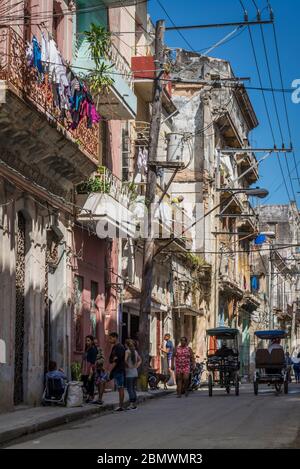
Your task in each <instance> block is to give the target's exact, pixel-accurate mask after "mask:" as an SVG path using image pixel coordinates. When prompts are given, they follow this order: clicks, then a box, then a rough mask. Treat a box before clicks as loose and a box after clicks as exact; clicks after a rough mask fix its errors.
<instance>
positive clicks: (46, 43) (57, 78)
mask: <svg viewBox="0 0 300 469" xmlns="http://www.w3.org/2000/svg"><path fill="white" fill-rule="evenodd" d="M26 61H27V65H28V67H33V68H35V69H36V70H37V71H38V75H39V76H38V80H39V81H40V80H41V81H44V80H45V74H47V75H48V78H49V80H48V85H49V86H50V87H51V91H52V96H53V104H54V106H55V107H57V108H58V109H59V110H60V116H61V118H66V117H67V112H69V115H70V117H71V119H70V120H71V123H70V128H71V129H72V130H74V129H76V128H77V127H78V125H79V123H80V121H81V120H82V119H83V118H85V117H86V126H87V128H92V126H93V124H95V123H98V122H99V121H100V120H101V116H100V115H99V113H98V112H97V110H96V106H95V104H94V101H93V98H92V95H91V93H90V92H89V89H88V87H87V85H86V83H85V82H84V81H83V80H81V79H79V78H78V77H77V76H76V75H75V74H74V73H73V72H72V70H71V69H70V68H69V67H67V66H66V65H65V63H64V60H63V58H62V56H61V54H60V52H59V50H58V47H57V45H56V42H55V41H54V39H53V38H52V37H51V36H50V35H48V38H47V37H46V35H45V33H44V32H42V35H41V44H39V42H38V40H37V38H36V36H33V38H32V41H31V43H27V47H26Z"/></svg>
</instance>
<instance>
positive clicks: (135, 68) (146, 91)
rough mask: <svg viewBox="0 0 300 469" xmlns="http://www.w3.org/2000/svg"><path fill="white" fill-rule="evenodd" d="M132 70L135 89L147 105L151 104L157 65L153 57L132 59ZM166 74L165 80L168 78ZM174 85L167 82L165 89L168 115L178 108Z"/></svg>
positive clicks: (164, 97)
mask: <svg viewBox="0 0 300 469" xmlns="http://www.w3.org/2000/svg"><path fill="white" fill-rule="evenodd" d="M131 69H132V73H133V77H134V89H135V91H136V92H137V93H138V94H139V95H140V96H141V97H142V98H143V100H144V101H145V102H146V103H150V102H151V101H152V98H153V84H154V78H155V64H154V57H153V56H152V55H147V56H138V57H132V59H131ZM168 76H169V75H168V74H167V73H165V74H164V75H163V78H168ZM171 95H172V84H171V82H166V84H165V85H164V87H163V97H162V102H163V106H164V108H165V109H166V110H167V112H168V113H170V114H171V113H173V112H175V111H176V106H175V105H174V103H173V102H172V99H171Z"/></svg>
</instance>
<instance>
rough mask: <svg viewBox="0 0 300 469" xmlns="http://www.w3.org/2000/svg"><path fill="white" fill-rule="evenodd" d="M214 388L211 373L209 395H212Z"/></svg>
mask: <svg viewBox="0 0 300 469" xmlns="http://www.w3.org/2000/svg"><path fill="white" fill-rule="evenodd" d="M212 388H213V382H212V376H211V375H209V376H208V395H209V397H211V396H212V392H213V389H212Z"/></svg>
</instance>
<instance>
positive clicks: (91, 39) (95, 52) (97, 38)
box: [84, 23, 114, 93]
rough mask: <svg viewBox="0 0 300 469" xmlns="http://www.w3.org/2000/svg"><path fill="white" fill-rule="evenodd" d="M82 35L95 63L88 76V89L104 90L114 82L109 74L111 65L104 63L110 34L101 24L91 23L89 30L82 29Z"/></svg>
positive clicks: (108, 48)
mask: <svg viewBox="0 0 300 469" xmlns="http://www.w3.org/2000/svg"><path fill="white" fill-rule="evenodd" d="M84 35H85V38H86V40H87V42H88V44H89V53H90V54H91V58H92V59H93V61H94V63H95V70H93V71H92V72H91V73H90V74H89V76H88V80H89V84H90V89H91V91H92V92H94V93H101V92H106V91H108V89H109V87H110V86H111V85H112V84H113V83H114V79H113V78H112V76H111V74H110V73H111V71H112V68H113V65H110V64H107V63H105V60H107V59H108V58H109V51H110V47H111V34H110V32H109V31H107V30H106V28H104V27H103V26H97V25H95V24H94V23H91V26H90V31H84Z"/></svg>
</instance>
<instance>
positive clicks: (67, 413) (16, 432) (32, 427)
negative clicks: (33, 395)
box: [0, 388, 173, 445]
mask: <svg viewBox="0 0 300 469" xmlns="http://www.w3.org/2000/svg"><path fill="white" fill-rule="evenodd" d="M172 392H173V389H172V388H169V389H168V390H163V389H159V390H157V391H148V392H138V393H137V394H138V403H142V402H144V401H146V400H148V399H154V398H157V397H162V396H165V395H167V394H170V393H172ZM103 398H104V405H103V406H101V407H100V406H98V405H96V404H83V406H82V407H71V408H69V407H62V406H47V407H31V408H26V409H24V408H23V409H21V408H20V409H17V410H15V411H12V412H8V413H4V414H0V445H3V444H4V443H7V442H9V441H11V440H14V439H16V438H20V437H21V436H25V435H28V434H30V433H34V432H38V431H41V430H46V429H48V428H52V427H55V426H57V425H62V424H64V423H68V422H72V421H74V420H78V419H81V418H85V417H88V416H89V415H95V414H101V413H103V412H107V411H113V409H114V408H115V407H117V405H118V393H117V392H113V391H112V392H107V393H105V394H104V396H103ZM128 404H129V401H128V399H126V398H125V406H127V405H128Z"/></svg>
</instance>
